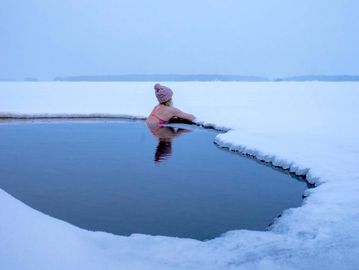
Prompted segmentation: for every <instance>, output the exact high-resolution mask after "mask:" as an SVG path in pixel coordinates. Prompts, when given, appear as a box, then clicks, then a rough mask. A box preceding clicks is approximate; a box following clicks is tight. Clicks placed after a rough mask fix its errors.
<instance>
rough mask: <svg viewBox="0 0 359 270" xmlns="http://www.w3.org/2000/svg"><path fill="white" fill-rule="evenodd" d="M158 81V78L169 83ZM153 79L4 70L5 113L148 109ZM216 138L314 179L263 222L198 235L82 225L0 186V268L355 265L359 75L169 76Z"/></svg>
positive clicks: (1, 103) (177, 97) (178, 101)
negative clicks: (30, 78) (9, 78)
mask: <svg viewBox="0 0 359 270" xmlns="http://www.w3.org/2000/svg"><path fill="white" fill-rule="evenodd" d="M164 84H165V83H164ZM152 85H153V83H112V82H111V83H107V82H101V83H85V82H1V83H0V117H24V116H25V117H30V116H31V117H51V116H57V117H63V116H73V117H79V116H81V117H88V116H99V117H117V116H125V117H135V118H144V117H146V115H147V114H148V113H149V112H150V110H151V109H152V106H153V105H154V104H155V103H156V100H155V97H154V95H153V90H152ZM167 85H168V86H170V87H172V88H173V90H174V92H175V94H174V103H175V105H177V106H178V107H180V108H182V109H183V110H185V111H189V112H191V113H194V114H195V115H196V116H197V117H198V121H199V122H201V123H203V124H205V125H212V126H215V127H218V128H226V129H230V130H229V131H228V132H227V133H224V134H220V135H218V136H217V137H216V142H217V143H218V144H219V145H221V146H223V147H228V148H230V149H233V150H236V151H240V152H242V153H245V154H249V155H253V156H255V157H256V158H258V159H260V160H264V161H267V162H271V163H273V164H274V165H276V166H281V167H283V168H286V169H289V170H290V171H292V172H296V173H297V174H306V176H307V179H308V181H310V182H313V183H315V184H317V185H318V186H317V187H316V188H314V189H311V190H308V191H307V192H306V193H307V194H306V195H309V196H308V197H306V199H305V200H304V202H303V205H302V206H301V207H299V208H294V209H288V210H286V211H285V212H284V213H283V215H282V216H281V217H280V218H279V219H277V220H276V221H275V223H274V225H273V226H272V228H271V229H270V230H269V231H267V232H258V231H245V230H238V231H232V232H228V233H226V234H225V235H223V236H222V237H218V238H216V239H213V240H210V241H206V242H201V241H197V240H192V239H179V238H171V237H163V236H147V235H132V236H130V237H122V236H115V235H111V234H108V233H102V232H89V231H85V230H81V229H79V228H76V227H75V226H72V225H70V224H67V223H65V222H63V221H59V220H56V219H54V218H51V217H49V216H46V215H44V214H42V213H39V212H38V211H36V210H33V209H31V208H30V207H28V206H26V205H24V204H23V203H21V202H20V201H18V200H16V199H15V198H13V197H11V196H10V195H8V194H7V193H5V192H3V191H0V220H1V223H0V239H1V241H0V268H1V269H358V268H357V265H358V264H359V258H358V256H357V254H359V234H358V228H359V211H358V209H359V207H358V206H359V196H358V194H359V169H358V161H359V125H358V123H359V83H355V82H340V83H339V82H338V83H336V82H264V83H263V82H260V83H258V82H250V83H247V82H208V83H205V82H198V83H197V82H181V83H179V82H178V83H173V82H171V83H168V84H167Z"/></svg>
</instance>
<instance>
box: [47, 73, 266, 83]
mask: <svg viewBox="0 0 359 270" xmlns="http://www.w3.org/2000/svg"><path fill="white" fill-rule="evenodd" d="M54 80H55V81H121V82H148V81H171V82H173V81H180V82H182V81H253V82H257V81H268V79H267V78H265V77H258V76H239V75H215V74H202V75H201V74H199V75H198V74H193V75H177V74H168V75H167V74H165V75H162V74H152V75H147V74H146V75H141V74H128V75H104V76H69V77H56V78H55V79H54Z"/></svg>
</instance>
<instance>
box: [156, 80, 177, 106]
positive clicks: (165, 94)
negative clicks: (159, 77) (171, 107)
mask: <svg viewBox="0 0 359 270" xmlns="http://www.w3.org/2000/svg"><path fill="white" fill-rule="evenodd" d="M154 88H155V94H156V97H157V99H158V102H159V103H163V102H167V101H169V100H170V99H171V98H172V96H173V92H172V90H171V89H170V88H168V87H166V86H164V85H160V84H159V83H156V84H155V86H154Z"/></svg>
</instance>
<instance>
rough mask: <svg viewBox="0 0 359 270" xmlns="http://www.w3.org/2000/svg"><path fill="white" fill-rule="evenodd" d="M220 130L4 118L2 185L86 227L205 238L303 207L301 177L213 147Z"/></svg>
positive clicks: (260, 225) (256, 226) (0, 130)
mask: <svg viewBox="0 0 359 270" xmlns="http://www.w3.org/2000/svg"><path fill="white" fill-rule="evenodd" d="M182 127H186V126H182ZM187 128H188V127H187ZM191 128H193V127H191ZM217 134H218V132H215V131H213V130H208V129H200V128H195V129H194V130H192V131H191V130H186V129H183V128H178V127H177V128H173V127H167V128H165V129H160V130H152V132H151V131H150V130H148V128H147V127H146V125H145V123H144V122H142V121H139V122H130V121H104V120H101V121H80V122H79V121H56V122H54V121H50V122H46V121H44V122H39V121H35V122H19V123H18V122H13V123H7V122H5V123H2V124H0V149H1V152H0V164H1V166H0V188H2V189H4V190H5V191H6V192H8V193H10V194H11V195H13V196H14V197H16V198H18V199H19V200H21V201H23V202H24V203H26V204H27V205H29V206H31V207H33V208H35V209H37V210H39V211H41V212H43V213H46V214H48V215H50V216H53V217H56V218H59V219H62V220H65V221H67V222H70V223H72V224H74V225H76V226H79V227H81V228H85V229H88V230H95V231H97V230H99V231H106V232H111V233H114V234H119V235H130V234H132V233H143V234H151V235H165V236H177V237H191V238H196V239H200V240H204V239H211V238H214V237H217V236H219V235H221V234H222V233H224V232H226V231H229V230H235V229H250V230H264V229H265V228H266V227H267V226H268V225H269V224H270V223H271V222H272V221H273V219H274V218H275V217H277V216H278V215H279V214H281V212H282V211H283V210H284V209H287V208H290V207H297V206H299V205H300V204H301V202H302V194H303V191H304V190H305V189H306V188H307V186H306V184H305V183H304V182H303V181H298V179H296V178H295V177H293V176H291V175H290V174H288V173H283V172H282V171H279V170H275V169H273V168H271V167H269V166H265V165H263V164H259V163H258V162H256V161H254V160H253V159H249V158H246V157H243V156H240V155H238V154H235V153H231V152H228V151H226V150H223V149H220V148H218V147H216V146H215V145H214V143H213V141H214V138H215V136H216V135H217Z"/></svg>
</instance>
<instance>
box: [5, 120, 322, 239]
mask: <svg viewBox="0 0 359 270" xmlns="http://www.w3.org/2000/svg"><path fill="white" fill-rule="evenodd" d="M96 119H100V120H101V119H102V120H106V119H108V120H133V121H137V120H142V121H143V120H146V117H144V116H134V115H128V114H101V113H91V114H63V113H58V114H54V113H51V114H46V113H44V114H20V113H0V124H1V122H3V123H4V122H7V121H9V122H10V121H12V120H15V121H16V120H19V121H21V120H25V121H27V120H96ZM194 125H196V126H199V127H202V128H205V129H213V130H216V131H219V132H222V133H220V134H218V135H217V136H216V137H215V139H214V142H213V143H214V144H216V145H217V146H218V147H220V148H223V149H226V150H228V151H231V152H236V153H238V154H240V155H243V156H246V157H248V158H253V159H254V160H256V161H258V162H260V163H263V165H269V166H270V167H272V168H274V169H280V170H282V171H283V172H288V173H289V174H291V175H294V176H296V177H301V179H300V180H301V181H304V182H306V183H307V184H308V188H307V189H306V190H305V191H304V192H303V196H302V197H303V202H302V204H301V205H300V206H298V207H301V206H303V203H304V202H305V199H306V198H307V197H308V196H309V195H310V193H311V189H312V188H314V187H317V186H319V184H320V183H319V178H318V177H313V176H312V175H311V173H310V169H309V168H300V167H298V166H295V165H294V162H288V161H285V160H282V159H279V158H277V157H276V156H275V155H266V154H264V153H262V152H260V151H259V150H254V149H251V148H247V147H246V146H244V145H237V144H232V143H229V142H226V141H224V140H222V139H221V138H220V136H221V134H223V133H227V132H230V131H231V130H232V129H230V128H227V127H224V126H218V125H216V124H213V123H205V122H203V121H196V122H194ZM298 207H295V208H298ZM289 209H293V208H288V209H284V210H283V212H282V213H281V214H280V215H279V216H278V217H274V218H273V221H272V223H271V224H269V225H268V227H267V229H266V231H270V230H271V228H273V225H275V224H276V223H277V222H278V219H279V218H280V217H281V216H282V215H283V213H284V212H285V211H287V210H289ZM226 233H228V232H224V233H222V234H221V235H219V236H217V237H216V238H218V237H221V236H222V235H225V234H226ZM213 239H215V238H213ZM213 239H211V240H213ZM198 241H200V240H198ZM205 241H206V240H205ZM205 241H201V242H205Z"/></svg>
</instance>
